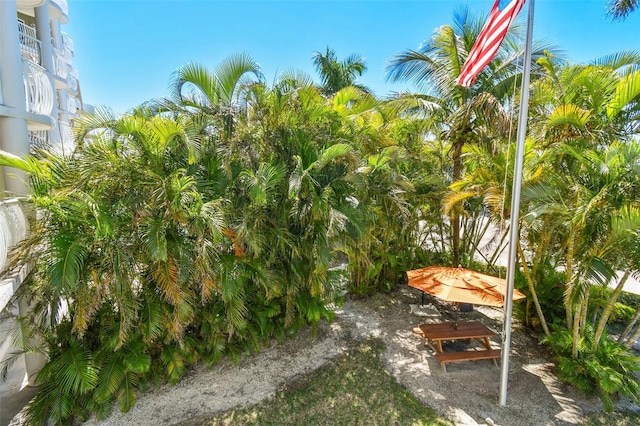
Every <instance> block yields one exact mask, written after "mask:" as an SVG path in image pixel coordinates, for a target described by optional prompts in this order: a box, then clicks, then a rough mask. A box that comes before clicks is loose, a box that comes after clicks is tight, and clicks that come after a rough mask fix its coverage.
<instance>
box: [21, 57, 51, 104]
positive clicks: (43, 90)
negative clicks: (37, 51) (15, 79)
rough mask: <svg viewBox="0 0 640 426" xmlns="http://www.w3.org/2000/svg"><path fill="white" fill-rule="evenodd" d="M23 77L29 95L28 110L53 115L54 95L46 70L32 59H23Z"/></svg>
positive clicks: (25, 89) (27, 95) (26, 92)
mask: <svg viewBox="0 0 640 426" xmlns="http://www.w3.org/2000/svg"><path fill="white" fill-rule="evenodd" d="M22 78H23V81H24V91H25V94H26V97H27V111H28V112H32V113H34V114H40V115H46V116H51V112H52V111H53V102H54V96H53V87H52V86H51V81H50V80H49V77H47V72H46V70H45V69H44V68H42V67H41V66H40V65H38V64H35V63H33V62H31V61H22Z"/></svg>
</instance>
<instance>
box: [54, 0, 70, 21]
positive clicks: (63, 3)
mask: <svg viewBox="0 0 640 426" xmlns="http://www.w3.org/2000/svg"><path fill="white" fill-rule="evenodd" d="M51 3H53V4H54V5H55V6H57V7H58V9H60V12H62V14H63V15H64V17H65V18H66V17H68V16H69V5H68V4H67V0H51Z"/></svg>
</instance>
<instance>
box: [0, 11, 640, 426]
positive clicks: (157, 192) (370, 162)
mask: <svg viewBox="0 0 640 426" xmlns="http://www.w3.org/2000/svg"><path fill="white" fill-rule="evenodd" d="M481 27H482V21H481V20H480V19H477V18H474V17H472V16H470V15H469V13H468V11H466V10H464V9H462V10H460V11H459V12H458V13H457V14H456V15H455V16H454V23H453V25H452V26H447V25H445V26H442V27H439V28H438V29H437V30H436V31H435V32H434V34H433V35H432V36H431V37H430V38H429V39H428V40H427V41H426V42H425V43H424V44H423V46H422V47H421V48H420V49H419V50H406V51H404V52H401V53H399V54H397V55H396V56H394V57H393V58H391V61H390V64H389V68H388V70H387V71H388V78H389V79H390V80H393V81H406V82H411V83H413V84H415V85H416V87H417V88H418V90H420V93H400V94H397V95H394V96H392V97H390V98H389V99H385V100H381V99H377V98H376V97H375V96H374V95H372V94H371V93H370V92H369V91H368V90H366V88H364V87H361V86H358V85H357V77H359V76H360V75H362V73H363V72H364V71H365V70H366V64H365V62H364V60H363V59H362V58H361V57H360V56H358V55H351V56H349V57H348V58H347V59H346V60H343V61H340V60H338V58H337V56H336V54H335V52H334V51H333V50H331V49H329V48H327V50H326V53H324V54H322V53H319V52H316V54H315V56H314V58H313V63H314V65H315V66H316V70H317V71H318V74H319V76H320V84H319V85H317V84H315V83H314V81H313V79H312V78H311V77H310V76H307V75H305V74H304V73H301V72H297V71H287V72H284V73H282V74H280V75H279V76H277V78H276V79H275V81H274V83H273V84H272V85H271V86H269V85H268V84H267V83H266V82H265V79H264V76H263V74H262V70H261V69H260V67H259V65H258V64H257V62H256V61H255V60H253V58H251V57H250V56H249V55H246V54H239V55H235V56H232V57H230V58H228V59H226V60H225V61H223V62H222V63H221V65H220V66H219V67H217V68H216V69H215V70H213V71H211V70H208V69H207V68H205V67H203V66H201V65H198V64H187V65H185V66H183V67H181V68H180V69H179V70H177V71H176V72H175V73H174V75H173V77H172V80H171V87H170V93H169V96H168V97H167V98H164V99H157V100H154V101H150V102H148V103H147V104H145V105H142V106H140V107H138V108H136V109H135V110H133V111H132V112H131V113H129V114H125V115H123V116H116V115H114V114H112V113H110V112H109V111H107V110H98V111H97V112H96V113H95V114H93V115H90V116H86V117H84V118H83V119H82V120H79V122H78V125H77V127H76V129H75V130H76V135H77V136H76V139H77V149H76V151H75V152H74V153H72V154H71V155H67V156H62V155H55V154H52V153H49V152H46V151H43V150H35V151H34V152H33V154H32V155H30V156H28V157H26V158H18V157H15V156H12V155H10V154H7V153H0V164H3V165H7V166H11V167H15V168H18V169H21V170H23V171H24V172H26V174H27V175H28V176H29V179H30V184H31V185H30V188H31V193H30V196H29V203H30V204H31V205H32V206H33V208H34V210H35V215H34V217H35V218H37V220H34V221H33V224H32V233H31V235H30V236H29V238H28V239H26V240H25V241H23V242H22V243H21V244H20V245H19V246H18V247H17V249H16V251H15V256H14V259H15V262H14V267H15V268H21V267H23V266H25V265H29V266H31V267H32V268H31V273H30V275H29V277H28V279H27V281H26V282H25V285H24V286H23V292H24V297H26V298H27V299H28V300H29V301H30V302H31V304H32V306H33V315H32V316H30V317H28V318H23V319H22V321H23V325H24V329H25V330H27V331H28V332H29V333H30V334H29V335H28V336H27V337H28V339H26V340H25V343H24V345H23V346H24V350H27V351H40V352H42V353H43V354H46V355H47V356H48V360H49V361H48V362H47V364H46V365H45V367H44V368H43V369H42V370H41V372H40V373H39V375H38V377H37V381H38V382H39V383H40V385H41V388H40V391H39V393H38V395H37V396H36V398H35V400H34V401H33V403H32V404H31V406H30V415H31V420H32V422H33V423H43V422H44V421H45V420H46V419H51V420H54V421H56V422H67V421H71V420H72V419H74V418H85V417H87V416H89V415H90V414H91V413H97V414H98V415H100V416H104V415H107V414H108V413H109V411H110V410H111V409H112V406H113V405H114V404H115V405H117V406H119V408H120V409H122V410H125V411H126V410H128V409H129V408H131V407H132V406H133V404H134V403H135V400H136V393H137V392H138V390H139V389H140V388H141V387H144V386H148V385H149V384H157V383H162V382H165V381H167V382H170V383H175V382H176V381H178V380H179V379H180V378H181V377H182V376H183V375H184V374H185V373H186V372H187V371H188V370H189V368H190V366H192V365H193V364H194V363H196V362H204V363H207V364H213V363H215V362H217V361H218V360H220V359H221V358H222V357H224V356H228V357H230V358H231V359H237V358H238V357H240V356H242V355H243V354H250V353H252V352H255V351H259V350H260V349H261V348H262V347H264V346H266V345H269V344H271V343H272V341H274V340H276V341H281V340H282V339H285V338H286V337H287V336H288V335H290V334H292V333H295V331H296V330H297V329H299V328H300V327H304V326H307V325H311V326H313V325H315V324H317V323H318V321H321V320H322V319H323V318H324V319H328V320H330V319H331V318H332V315H333V311H332V309H333V308H334V307H335V306H337V304H339V303H340V302H341V300H342V298H343V296H344V294H345V293H346V292H348V293H350V294H351V295H352V296H355V297H357V296H364V295H367V294H371V293H373V292H376V291H388V290H390V289H392V288H394V287H395V286H396V285H397V284H398V283H400V282H402V280H403V277H404V273H403V272H404V271H406V270H408V269H413V268H416V267H420V266H427V265H429V264H433V263H436V262H437V263H440V264H443V263H445V264H450V265H457V264H463V265H465V266H473V265H478V263H477V262H478V261H479V260H481V261H482V262H483V263H484V264H483V268H485V269H491V268H493V269H494V270H498V269H499V266H498V265H497V262H498V259H499V256H500V254H501V252H502V251H503V250H504V247H505V244H506V241H505V237H506V235H507V233H508V231H509V229H510V227H511V226H518V230H519V234H520V239H519V243H518V246H517V247H516V249H517V252H518V259H519V261H520V268H519V271H518V274H517V277H518V280H517V281H518V282H517V285H518V286H519V287H520V288H521V290H522V291H524V292H525V293H526V294H527V296H528V297H527V301H526V303H525V304H524V305H523V306H522V307H521V308H519V309H516V312H518V313H519V314H521V315H522V319H523V321H524V323H525V324H526V325H528V326H530V327H532V328H536V329H538V328H539V329H540V330H541V332H542V333H544V335H545V341H546V342H547V343H548V344H549V347H550V348H551V349H552V351H554V353H555V354H556V355H557V357H558V360H559V362H558V370H559V373H560V375H561V376H562V377H563V378H565V379H566V380H569V381H571V382H573V383H574V384H576V386H577V387H579V388H580V389H585V390H592V391H595V392H598V393H599V394H600V396H601V398H602V399H603V401H604V402H605V404H607V407H610V406H611V403H612V402H613V398H615V396H616V395H619V394H620V395H632V396H633V395H637V391H638V384H637V382H636V381H635V379H634V378H633V375H632V373H633V372H636V371H638V370H640V364H639V363H638V360H637V359H636V358H635V357H633V356H631V353H630V351H629V347H630V346H631V345H632V344H633V342H635V341H636V339H638V337H640V327H639V326H638V325H637V323H638V320H639V319H640V306H638V305H634V306H633V307H625V304H622V303H621V302H624V301H625V295H624V292H623V287H624V284H625V281H626V280H627V279H628V278H629V277H631V276H634V275H635V276H637V274H638V271H640V233H639V231H638V230H639V229H640V187H639V186H638V182H640V142H639V140H638V133H639V132H640V53H638V52H621V53H617V54H613V55H611V56H609V57H606V58H602V59H600V60H597V61H594V63H592V64H589V65H575V64H570V63H568V62H566V61H565V60H563V59H562V58H561V57H559V56H558V55H557V53H556V52H555V49H553V48H552V47H551V46H547V45H543V44H536V45H535V48H534V53H533V63H532V69H533V75H532V83H531V88H530V93H531V99H530V118H529V122H528V129H529V132H528V136H529V137H528V138H527V141H526V144H525V150H524V171H523V188H522V202H521V211H522V214H521V219H520V223H517V224H514V223H510V216H511V212H510V207H509V206H510V205H511V197H512V195H511V194H512V189H511V186H510V182H511V181H512V178H513V171H512V170H513V162H514V151H515V150H514V143H513V142H514V137H515V127H516V123H515V120H516V119H515V117H516V115H517V107H516V104H517V101H518V95H517V93H518V89H519V86H520V77H521V75H520V74H521V72H522V68H523V64H522V62H521V56H522V55H521V54H520V45H519V39H518V38H517V37H516V35H517V34H518V31H519V28H518V27H517V26H515V27H513V28H512V30H511V33H510V34H509V35H508V36H507V39H506V40H505V42H504V43H503V46H502V48H501V50H500V51H499V53H498V55H497V57H496V59H495V60H494V61H493V62H492V63H491V65H490V66H489V67H488V68H487V69H486V70H485V71H483V72H482V74H481V75H480V76H479V77H478V79H477V82H476V83H475V85H474V86H472V87H471V88H469V89H464V88H461V87H460V86H457V85H456V84H455V79H456V78H457V76H458V75H459V73H460V69H461V68H462V64H463V63H464V60H465V59H466V57H467V55H468V52H469V50H470V48H471V46H472V45H473V42H474V40H475V39H476V37H477V35H478V32H479V31H480V29H481ZM491 234H492V238H491V242H490V244H488V245H487V246H484V247H481V241H483V238H484V237H486V236H489V235H491ZM617 271H621V273H620V274H616V272H617ZM611 285H612V286H613V287H614V288H613V289H612V290H606V287H608V286H611ZM623 319H624V321H625V324H623V325H622V326H624V325H626V327H625V330H624V331H623V332H622V333H620V336H619V343H620V344H617V343H615V342H613V340H612V338H611V337H610V336H609V334H608V328H609V326H610V325H611V324H612V322H614V321H623ZM620 328H622V327H620ZM27 342H28V343H27ZM34 342H40V344H34Z"/></svg>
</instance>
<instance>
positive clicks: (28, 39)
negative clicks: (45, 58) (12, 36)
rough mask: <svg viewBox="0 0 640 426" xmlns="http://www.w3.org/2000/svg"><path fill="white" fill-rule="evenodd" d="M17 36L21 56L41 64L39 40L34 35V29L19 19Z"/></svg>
mask: <svg viewBox="0 0 640 426" xmlns="http://www.w3.org/2000/svg"><path fill="white" fill-rule="evenodd" d="M18 37H19V38H20V50H21V52H22V58H23V59H29V60H31V62H34V63H36V64H38V65H41V64H42V61H41V60H40V54H41V52H42V49H41V46H40V40H38V38H37V37H36V29H35V28H33V27H31V26H29V25H27V24H25V23H24V22H22V21H20V20H19V21H18Z"/></svg>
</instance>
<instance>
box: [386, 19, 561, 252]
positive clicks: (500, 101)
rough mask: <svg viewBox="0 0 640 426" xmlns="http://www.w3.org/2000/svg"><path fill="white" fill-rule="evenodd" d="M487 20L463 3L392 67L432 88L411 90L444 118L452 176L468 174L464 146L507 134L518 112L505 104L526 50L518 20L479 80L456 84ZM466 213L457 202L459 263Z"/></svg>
mask: <svg viewBox="0 0 640 426" xmlns="http://www.w3.org/2000/svg"><path fill="white" fill-rule="evenodd" d="M482 24H483V21H482V20H481V19H477V18H475V19H473V18H472V17H470V15H469V12H468V10H467V9H461V10H459V11H457V12H456V13H455V14H454V25H453V26H449V25H444V26H442V27H439V28H438V29H437V30H436V32H435V33H434V35H433V36H432V37H431V38H430V39H429V40H427V41H426V42H425V43H424V44H423V46H422V47H421V48H420V50H417V51H415V50H407V51H404V52H401V53H399V54H397V55H395V56H394V57H393V58H392V59H391V61H390V63H389V65H388V67H387V78H388V79H389V80H391V81H409V82H411V83H413V84H415V85H416V86H417V87H418V88H420V89H424V90H425V91H426V93H424V94H419V95H410V96H413V98H414V99H415V100H416V104H417V105H418V106H419V107H422V109H423V111H424V113H425V114H426V115H428V116H431V117H437V119H438V120H439V122H440V125H439V131H440V134H439V135H437V136H438V137H441V138H443V139H445V140H447V141H448V142H449V144H450V153H451V159H452V163H453V164H452V168H451V170H450V181H451V182H455V181H458V180H459V179H460V178H461V176H462V173H463V162H462V150H463V147H464V146H465V145H466V144H473V143H483V142H482V141H495V142H497V141H498V140H504V139H505V138H506V136H507V134H508V130H509V128H510V123H511V121H512V120H511V118H512V117H513V115H512V112H510V111H507V110H505V108H504V105H505V101H506V100H507V99H508V98H509V96H511V94H512V93H513V91H514V88H515V86H516V83H517V77H518V73H519V72H520V71H521V69H522V65H521V64H519V63H518V59H519V58H520V56H521V50H520V47H519V45H518V39H517V37H516V35H517V34H518V32H519V31H520V28H519V26H518V25H513V26H512V27H511V29H510V31H509V33H508V34H507V37H506V38H505V40H504V42H503V43H502V47H501V49H500V51H499V52H498V54H497V55H496V58H495V59H494V61H493V62H492V63H491V64H490V65H489V66H488V67H487V68H486V69H485V71H483V72H482V73H481V74H480V76H479V77H478V79H477V82H476V84H475V85H474V86H472V87H471V88H469V89H465V88H462V87H461V86H458V85H457V84H456V78H457V77H458V75H459V74H460V71H461V69H462V65H463V63H464V60H465V58H466V56H467V55H468V53H469V50H470V49H471V47H472V45H473V43H474V41H475V39H476V38H477V36H478V34H479V32H480V30H481V28H482ZM549 48H550V47H549V46H544V45H541V44H538V43H537V44H536V46H535V48H534V51H533V53H532V63H533V64H534V67H533V70H534V75H535V73H536V69H537V67H536V66H535V61H536V60H537V59H538V58H539V57H541V56H542V52H543V51H544V50H545V49H549ZM403 97H404V98H406V97H407V95H404V96H403ZM405 102H406V101H405ZM432 119H433V118H432ZM485 143H486V142H485ZM460 214H461V207H460V206H457V207H456V208H452V209H451V214H450V216H449V219H450V223H451V228H452V231H451V232H452V239H451V249H452V252H453V263H454V264H459V262H460V259H461V253H460Z"/></svg>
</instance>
